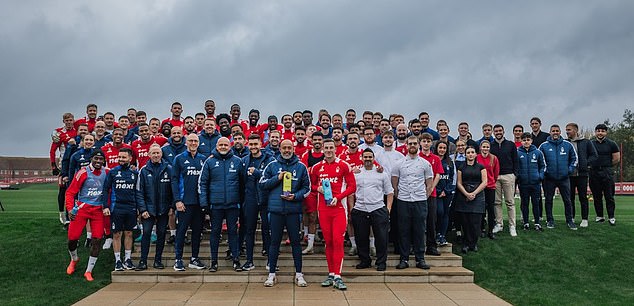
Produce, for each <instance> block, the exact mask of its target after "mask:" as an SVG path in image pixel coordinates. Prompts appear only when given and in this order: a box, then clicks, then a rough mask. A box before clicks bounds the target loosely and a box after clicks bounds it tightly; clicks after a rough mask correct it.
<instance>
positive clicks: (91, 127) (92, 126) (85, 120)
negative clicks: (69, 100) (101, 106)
mask: <svg viewBox="0 0 634 306" xmlns="http://www.w3.org/2000/svg"><path fill="white" fill-rule="evenodd" d="M84 123H85V124H88V131H89V132H91V133H92V131H93V130H94V129H95V123H97V118H94V119H89V118H88V117H84V118H79V119H77V120H75V124H74V125H75V130H76V129H78V128H79V125H80V124H84Z"/></svg>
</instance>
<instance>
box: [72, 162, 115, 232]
mask: <svg viewBox="0 0 634 306" xmlns="http://www.w3.org/2000/svg"><path fill="white" fill-rule="evenodd" d="M107 174H108V169H104V168H102V169H100V170H96V169H93V168H92V166H91V165H88V166H86V167H84V168H82V169H80V170H79V171H78V172H77V174H76V175H75V177H74V178H73V180H72V181H71V183H70V186H68V189H67V190H66V209H67V210H68V211H72V210H73V207H74V206H75V198H76V197H78V196H79V199H78V200H77V207H78V209H77V215H75V220H73V221H71V222H70V225H69V226H68V240H79V237H80V236H81V233H82V231H83V230H84V227H86V223H87V222H88V220H90V227H91V230H92V238H93V239H101V237H102V236H103V232H104V218H103V217H104V216H103V210H102V206H101V203H97V202H91V203H89V202H82V201H81V198H82V197H85V198H86V199H97V198H99V196H100V195H101V193H102V192H103V183H104V181H105V179H106V175H107Z"/></svg>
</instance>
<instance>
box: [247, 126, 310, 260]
mask: <svg viewBox="0 0 634 306" xmlns="http://www.w3.org/2000/svg"><path fill="white" fill-rule="evenodd" d="M261 148H262V140H261V139H260V136H258V135H255V134H252V135H251V136H249V153H250V154H249V155H247V156H245V157H244V158H242V164H243V165H244V171H245V173H244V175H243V176H244V177H245V185H244V203H243V205H242V206H241V207H240V208H241V216H240V218H241V219H240V245H242V243H243V242H246V255H247V261H246V262H245V263H244V265H243V266H242V270H244V271H250V270H253V269H254V268H255V265H254V264H253V248H254V246H255V231H256V228H257V225H258V216H260V219H261V220H262V255H266V254H268V252H269V246H270V245H271V233H270V228H269V222H268V221H269V218H268V209H267V205H268V201H266V200H265V199H263V198H264V194H263V193H262V191H261V190H260V188H259V187H258V182H259V180H260V177H262V173H263V172H264V168H265V167H266V165H268V164H269V163H270V162H272V161H274V160H275V159H274V158H273V156H271V155H268V154H265V153H263V152H262V150H261ZM297 231H298V232H299V226H298V230H297ZM278 243H279V241H278Z"/></svg>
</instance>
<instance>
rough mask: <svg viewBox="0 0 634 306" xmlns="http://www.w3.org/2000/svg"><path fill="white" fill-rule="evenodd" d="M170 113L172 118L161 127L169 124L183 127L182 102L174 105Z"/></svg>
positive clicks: (162, 123)
mask: <svg viewBox="0 0 634 306" xmlns="http://www.w3.org/2000/svg"><path fill="white" fill-rule="evenodd" d="M170 112H171V113H172V116H171V117H170V118H167V119H165V120H163V122H161V126H162V125H164V124H165V123H167V122H169V124H171V125H172V126H183V123H184V122H183V118H182V117H181V114H182V113H183V105H182V104H181V103H180V102H174V103H172V107H171V108H170Z"/></svg>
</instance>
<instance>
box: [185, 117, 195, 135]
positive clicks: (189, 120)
mask: <svg viewBox="0 0 634 306" xmlns="http://www.w3.org/2000/svg"><path fill="white" fill-rule="evenodd" d="M183 122H184V123H183V132H184V134H187V135H189V134H192V133H194V134H196V121H195V120H194V118H193V117H192V116H187V117H185V120H184V121H183Z"/></svg>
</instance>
